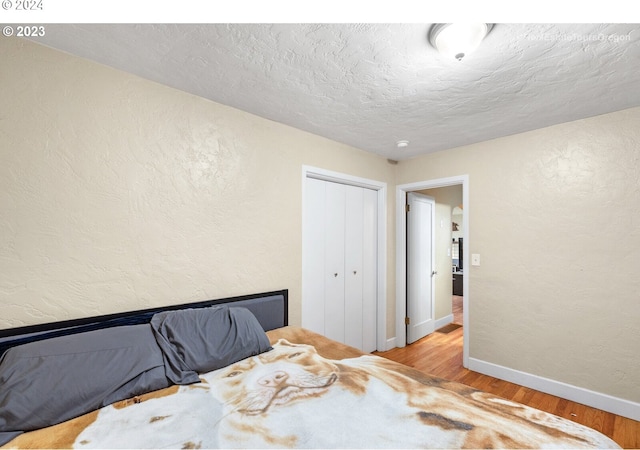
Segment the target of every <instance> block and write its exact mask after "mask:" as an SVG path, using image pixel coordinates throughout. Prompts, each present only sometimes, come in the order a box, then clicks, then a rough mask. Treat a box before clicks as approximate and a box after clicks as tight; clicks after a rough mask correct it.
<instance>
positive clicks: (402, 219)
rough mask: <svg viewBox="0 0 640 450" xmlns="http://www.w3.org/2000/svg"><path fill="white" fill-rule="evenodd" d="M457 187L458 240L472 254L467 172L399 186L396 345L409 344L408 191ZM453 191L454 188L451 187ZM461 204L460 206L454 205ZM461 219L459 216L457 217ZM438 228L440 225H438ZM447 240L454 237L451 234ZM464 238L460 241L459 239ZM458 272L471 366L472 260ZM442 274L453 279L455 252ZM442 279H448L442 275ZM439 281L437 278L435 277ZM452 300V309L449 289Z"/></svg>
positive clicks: (465, 349)
mask: <svg viewBox="0 0 640 450" xmlns="http://www.w3.org/2000/svg"><path fill="white" fill-rule="evenodd" d="M454 186H457V189H460V190H461V191H462V192H461V193H462V201H461V203H460V204H461V205H463V208H464V209H463V211H464V214H462V216H461V219H462V220H461V222H462V223H461V224H459V227H460V228H461V229H462V231H461V233H460V234H459V235H458V239H459V245H460V244H461V245H460V246H459V250H460V251H461V252H462V254H463V255H468V254H469V251H468V249H469V225H468V223H469V219H468V217H469V208H468V204H469V201H468V199H469V180H468V176H467V175H461V176H456V177H450V178H441V179H436V180H427V181H422V182H417V183H411V184H405V185H400V186H397V187H396V261H397V270H396V317H397V322H396V345H397V346H398V347H404V346H405V345H406V343H407V333H406V325H405V318H406V317H407V304H406V302H407V233H406V230H407V223H406V220H407V219H406V209H405V205H406V202H407V194H408V193H410V192H425V190H433V189H438V188H445V187H454ZM452 191H455V189H454V190H452ZM455 206H459V205H454V207H455ZM458 220H459V219H458ZM446 225H447V226H448V227H450V228H449V230H450V232H449V234H448V236H452V234H451V232H452V231H453V230H452V227H453V226H452V224H451V223H447V224H446ZM436 228H437V227H436ZM448 239H452V238H451V237H448ZM460 241H461V242H460ZM452 248H453V246H452V245H451V246H449V249H451V250H450V251H452ZM458 264H459V266H458V268H459V270H458V271H459V272H461V273H462V274H463V277H462V294H463V295H462V318H461V321H462V323H463V324H465V325H466V326H465V327H464V329H463V366H464V367H468V362H469V333H468V324H469V319H468V317H469V306H468V305H469V300H470V299H469V277H468V276H466V277H465V276H464V274H465V273H466V274H468V272H469V268H468V266H469V263H468V258H463V260H462V262H459V263H458ZM440 276H441V277H451V279H450V281H453V258H452V254H450V255H449V261H448V268H445V269H444V273H442V274H441V275H440ZM442 279H443V280H444V279H445V278H442ZM436 283H437V280H436ZM447 285H448V286H449V288H448V289H452V287H451V286H452V284H451V283H447ZM449 292H450V295H449V297H448V298H449V299H450V300H449V301H451V304H450V305H449V307H450V308H452V309H453V301H454V299H453V295H452V294H453V292H452V291H449Z"/></svg>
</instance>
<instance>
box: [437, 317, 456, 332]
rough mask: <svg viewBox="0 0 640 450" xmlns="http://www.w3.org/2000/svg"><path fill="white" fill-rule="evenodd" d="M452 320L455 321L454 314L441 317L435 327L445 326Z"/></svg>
mask: <svg viewBox="0 0 640 450" xmlns="http://www.w3.org/2000/svg"><path fill="white" fill-rule="evenodd" d="M451 322H453V314H449V315H448V316H444V317H441V318H440V319H438V320H436V324H435V329H436V330H439V329H440V328H442V327H443V326H445V325H449V324H450V323H451Z"/></svg>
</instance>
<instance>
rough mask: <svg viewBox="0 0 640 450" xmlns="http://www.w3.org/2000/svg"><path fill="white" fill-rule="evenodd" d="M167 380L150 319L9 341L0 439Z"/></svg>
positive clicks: (0, 382)
mask: <svg viewBox="0 0 640 450" xmlns="http://www.w3.org/2000/svg"><path fill="white" fill-rule="evenodd" d="M169 385H170V383H169V380H167V378H166V376H165V368H164V360H163V357H162V352H161V351H160V348H159V347H158V345H157V343H156V340H155V338H154V335H153V332H152V330H151V328H150V327H149V325H148V324H143V325H132V326H122V327H114V328H108V329H103V330H96V331H89V332H84V333H78V334H74V335H69V336H62V337H56V338H52V339H47V340H43V341H38V342H31V343H28V344H23V345H20V346H17V347H13V348H10V349H9V350H7V351H6V352H5V353H4V355H3V356H2V359H0V439H2V438H10V437H12V436H13V435H15V433H11V432H19V431H28V430H34V429H37V428H43V427H47V426H50V425H54V424H56V423H60V422H63V421H65V420H68V419H71V418H73V417H76V416H79V415H82V414H85V413H87V412H89V411H93V410H95V409H98V408H101V407H102V406H105V405H108V404H111V403H113V402H115V401H118V400H123V399H126V398H129V397H133V396H136V395H140V394H143V393H145V392H149V391H153V390H156V389H161V388H164V387H167V386H169ZM1 443H2V442H0V444H1Z"/></svg>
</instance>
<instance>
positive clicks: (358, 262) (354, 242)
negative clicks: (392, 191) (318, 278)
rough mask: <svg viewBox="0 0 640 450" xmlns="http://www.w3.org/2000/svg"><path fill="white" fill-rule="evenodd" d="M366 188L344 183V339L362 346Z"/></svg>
mask: <svg viewBox="0 0 640 450" xmlns="http://www.w3.org/2000/svg"><path fill="white" fill-rule="evenodd" d="M364 191H365V189H363V188H359V187H355V186H346V210H345V298H344V301H345V304H344V315H345V330H344V333H345V340H344V343H345V344H347V345H350V346H352V347H356V348H362V326H363V324H362V319H363V318H362V275H363V274H362V251H363V228H362V227H363V225H364V220H363V219H364V217H363V199H364Z"/></svg>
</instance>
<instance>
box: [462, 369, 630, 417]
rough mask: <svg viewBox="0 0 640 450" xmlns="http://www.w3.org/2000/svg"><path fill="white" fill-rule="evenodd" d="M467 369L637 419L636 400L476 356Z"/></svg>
mask: <svg viewBox="0 0 640 450" xmlns="http://www.w3.org/2000/svg"><path fill="white" fill-rule="evenodd" d="M469 370H473V371H475V372H480V373H482V374H485V375H489V376H492V377H495V378H499V379H501V380H505V381H509V382H511V383H515V384H518V385H520V386H525V387H528V388H531V389H535V390H536V391H540V392H544V393H546V394H551V395H555V396H557V397H561V398H564V399H567V400H571V401H572V402H576V403H581V404H583V405H587V406H591V407H592V408H597V409H601V410H603V411H607V412H610V413H613V414H616V415H618V416H623V417H628V418H629V419H633V420H638V421H640V403H636V402H632V401H630V400H625V399H622V398H618V397H613V396H611V395H607V394H602V393H600V392H595V391H591V390H589V389H585V388H581V387H578V386H573V385H571V384H567V383H563V382H562V381H556V380H552V379H550V378H545V377H541V376H538V375H533V374H530V373H527V372H521V371H519V370H515V369H510V368H508V367H504V366H500V365H498V364H493V363H490V362H487V361H482V360H480V359H476V358H469Z"/></svg>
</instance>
